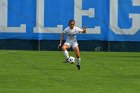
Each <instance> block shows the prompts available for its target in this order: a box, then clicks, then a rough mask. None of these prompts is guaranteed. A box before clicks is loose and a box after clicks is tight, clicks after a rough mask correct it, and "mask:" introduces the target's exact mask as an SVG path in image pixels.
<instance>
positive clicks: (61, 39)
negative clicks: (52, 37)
mask: <svg viewBox="0 0 140 93" xmlns="http://www.w3.org/2000/svg"><path fill="white" fill-rule="evenodd" d="M64 35H65V33H64V32H63V33H62V34H61V37H60V43H59V45H58V49H59V48H60V47H61V44H62V41H63V38H64Z"/></svg>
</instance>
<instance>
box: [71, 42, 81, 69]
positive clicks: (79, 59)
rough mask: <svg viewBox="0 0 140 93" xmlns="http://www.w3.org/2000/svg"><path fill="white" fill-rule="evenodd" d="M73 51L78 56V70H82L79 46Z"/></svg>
mask: <svg viewBox="0 0 140 93" xmlns="http://www.w3.org/2000/svg"><path fill="white" fill-rule="evenodd" d="M73 50H74V52H75V55H76V62H77V68H78V70H80V69H81V67H80V62H81V58H80V50H79V47H78V44H77V46H75V47H74V48H73Z"/></svg>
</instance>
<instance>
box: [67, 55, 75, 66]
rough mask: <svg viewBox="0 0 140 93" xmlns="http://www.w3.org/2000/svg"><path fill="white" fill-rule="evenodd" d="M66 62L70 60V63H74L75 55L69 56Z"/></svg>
mask: <svg viewBox="0 0 140 93" xmlns="http://www.w3.org/2000/svg"><path fill="white" fill-rule="evenodd" d="M68 62H70V63H71V64H73V63H75V57H72V56H70V57H69V59H68Z"/></svg>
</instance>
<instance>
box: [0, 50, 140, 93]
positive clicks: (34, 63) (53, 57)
mask: <svg viewBox="0 0 140 93" xmlns="http://www.w3.org/2000/svg"><path fill="white" fill-rule="evenodd" d="M70 55H72V56H74V53H73V52H70ZM81 58H82V63H81V66H82V71H78V70H77V68H76V64H66V63H62V62H63V61H64V56H63V53H62V52H61V51H41V52H39V51H8V50H5V51H4V50H1V51H0V93H140V88H139V86H140V53H134V52H81Z"/></svg>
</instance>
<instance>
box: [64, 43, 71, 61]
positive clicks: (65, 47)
mask: <svg viewBox="0 0 140 93" xmlns="http://www.w3.org/2000/svg"><path fill="white" fill-rule="evenodd" d="M68 48H70V47H69V45H68V44H64V45H63V46H62V50H63V53H64V56H65V57H66V61H67V59H68V58H69V52H68V51H67V49H68Z"/></svg>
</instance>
